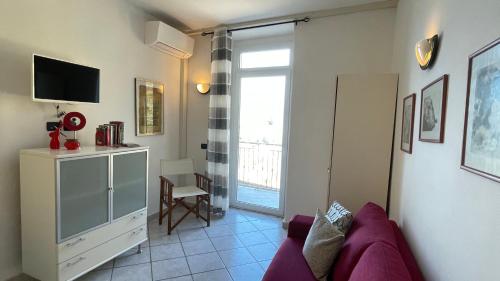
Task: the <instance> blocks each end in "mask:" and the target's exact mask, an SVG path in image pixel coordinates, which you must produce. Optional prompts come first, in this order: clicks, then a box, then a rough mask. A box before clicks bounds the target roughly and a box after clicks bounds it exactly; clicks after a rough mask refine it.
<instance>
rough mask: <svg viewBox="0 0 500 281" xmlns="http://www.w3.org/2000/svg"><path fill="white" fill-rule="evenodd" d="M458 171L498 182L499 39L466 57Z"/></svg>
mask: <svg viewBox="0 0 500 281" xmlns="http://www.w3.org/2000/svg"><path fill="white" fill-rule="evenodd" d="M461 167H462V168H463V169H465V170H467V171H470V172H473V173H476V174H478V175H481V176H483V177H486V178H489V179H492V180H495V181H497V182H500V38H498V39H496V40H495V41H493V42H492V43H490V44H488V45H487V46H485V47H483V48H482V49H480V50H478V51H476V52H475V53H473V54H472V55H470V56H469V68H468V77H467V100H466V107H465V121H464V135H463V143H462V159H461Z"/></svg>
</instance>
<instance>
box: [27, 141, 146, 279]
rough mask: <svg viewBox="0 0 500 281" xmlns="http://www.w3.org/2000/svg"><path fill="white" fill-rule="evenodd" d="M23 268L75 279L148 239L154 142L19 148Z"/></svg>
mask: <svg viewBox="0 0 500 281" xmlns="http://www.w3.org/2000/svg"><path fill="white" fill-rule="evenodd" d="M20 158H21V159H20V171H21V174H20V177H21V179H20V180H21V220H22V263H23V272H24V273H26V274H28V275H30V276H32V277H35V278H37V279H40V280H42V281H53V280H64V281H66V280H73V279H76V278H77V277H79V276H81V275H83V274H85V273H86V272H88V271H90V270H92V269H94V268H96V267H97V266H99V265H101V264H103V263H105V262H107V261H109V260H110V259H112V258H114V257H116V256H118V255H119V254H121V253H123V252H125V251H127V250H128V249H130V248H132V247H134V246H137V245H140V244H141V243H142V242H144V241H146V240H147V198H148V194H147V193H148V148H147V147H137V148H110V147H82V148H81V149H80V150H76V151H69V150H64V149H61V150H51V149H45V148H42V149H25V150H21V153H20Z"/></svg>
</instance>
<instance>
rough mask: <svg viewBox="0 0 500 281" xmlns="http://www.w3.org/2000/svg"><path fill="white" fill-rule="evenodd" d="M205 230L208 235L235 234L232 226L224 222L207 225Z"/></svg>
mask: <svg viewBox="0 0 500 281" xmlns="http://www.w3.org/2000/svg"><path fill="white" fill-rule="evenodd" d="M205 232H206V233H207V235H208V237H219V236H226V235H231V234H233V232H232V231H231V228H230V227H229V226H228V225H224V224H223V225H214V226H210V227H205Z"/></svg>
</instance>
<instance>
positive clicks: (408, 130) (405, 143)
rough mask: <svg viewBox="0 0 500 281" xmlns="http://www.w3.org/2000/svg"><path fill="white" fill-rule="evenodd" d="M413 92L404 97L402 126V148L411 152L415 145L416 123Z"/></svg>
mask: <svg viewBox="0 0 500 281" xmlns="http://www.w3.org/2000/svg"><path fill="white" fill-rule="evenodd" d="M416 96H417V95H416V94H411V95H409V96H407V97H406V98H404V99H403V121H402V126H401V150H402V151H404V152H407V153H409V154H411V151H412V147H413V124H414V123H415V122H414V121H415V120H414V119H415V97H416Z"/></svg>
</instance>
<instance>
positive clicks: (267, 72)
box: [229, 36, 294, 216]
mask: <svg viewBox="0 0 500 281" xmlns="http://www.w3.org/2000/svg"><path fill="white" fill-rule="evenodd" d="M283 48H289V49H290V64H289V65H288V66H284V67H282V66H281V67H265V68H251V69H241V68H240V60H239V58H240V55H241V53H243V52H251V51H267V50H277V49H283ZM293 53H294V45H293V37H292V36H282V37H273V38H265V39H251V40H241V41H235V42H233V57H232V61H233V64H232V78H231V119H230V130H231V134H230V146H229V147H230V148H229V151H230V152H229V153H230V155H233V157H230V158H229V190H230V193H229V203H230V205H231V206H233V207H237V208H242V209H247V210H251V211H257V212H262V213H267V214H272V215H276V216H283V215H284V210H285V194H286V185H287V184H286V180H287V175H288V144H289V132H290V110H291V94H292V88H291V85H292V83H291V82H292V69H293ZM235 58H236V59H235ZM265 76H285V79H286V85H285V101H284V108H283V136H282V145H281V147H282V148H281V150H282V152H281V153H282V154H281V175H280V192H279V208H278V209H275V208H269V207H265V206H260V205H254V204H249V203H244V202H241V201H238V200H237V188H238V158H239V157H238V153H239V131H240V130H239V123H240V115H239V114H240V100H241V99H240V90H241V85H240V79H241V78H242V77H265ZM231 191H232V192H231Z"/></svg>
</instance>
